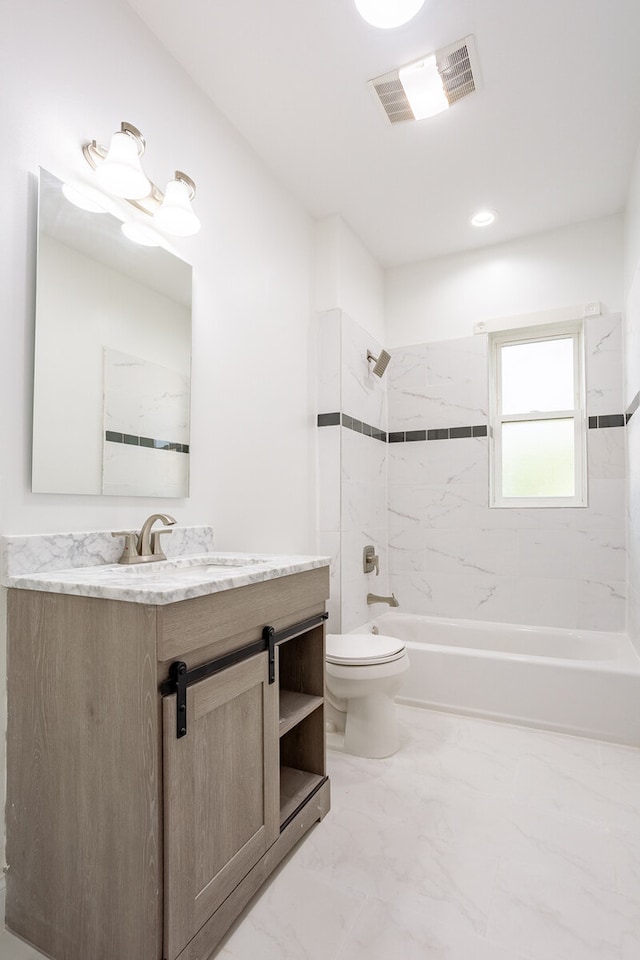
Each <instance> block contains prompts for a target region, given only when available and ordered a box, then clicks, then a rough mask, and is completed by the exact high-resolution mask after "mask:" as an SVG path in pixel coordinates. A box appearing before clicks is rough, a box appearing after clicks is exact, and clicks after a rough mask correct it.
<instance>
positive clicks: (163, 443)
mask: <svg viewBox="0 0 640 960" xmlns="http://www.w3.org/2000/svg"><path fill="white" fill-rule="evenodd" d="M188 445H189V379H188V377H186V376H185V375H184V374H183V373H180V371H178V370H172V369H170V368H168V367H163V366H160V365H159V364H157V363H152V362H151V361H150V360H146V359H144V358H143V357H136V356H133V355H132V354H128V353H122V352H121V351H119V350H113V349H111V348H110V347H105V348H104V440H103V447H104V450H103V461H102V493H105V494H111V495H122V496H127V495H128V496H141V495H145V496H157V497H176V496H184V491H185V490H188V474H189V457H188V455H187V454H188V452H189V446H188Z"/></svg>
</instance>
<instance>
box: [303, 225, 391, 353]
mask: <svg viewBox="0 0 640 960" xmlns="http://www.w3.org/2000/svg"><path fill="white" fill-rule="evenodd" d="M384 284H385V274H384V271H383V269H382V267H381V266H380V264H379V263H378V261H377V260H375V259H374V257H373V256H372V255H371V254H370V253H369V251H368V250H367V248H366V247H365V246H364V244H363V243H362V242H361V241H360V240H359V239H358V237H357V236H356V235H355V233H353V231H352V230H351V229H350V228H349V227H348V226H347V225H346V223H345V222H344V220H342V219H341V218H340V217H339V216H332V217H325V219H324V220H319V221H318V223H317V224H316V273H315V296H314V299H315V308H316V310H317V311H318V312H323V311H329V310H334V309H336V308H337V309H340V310H343V311H344V313H346V314H347V316H348V317H350V318H351V320H353V321H354V323H357V324H359V325H360V326H361V327H364V329H365V330H368V331H369V333H371V334H372V335H373V336H374V337H376V338H377V339H378V340H379V341H381V342H382V343H384V342H385V335H386V331H385V314H384Z"/></svg>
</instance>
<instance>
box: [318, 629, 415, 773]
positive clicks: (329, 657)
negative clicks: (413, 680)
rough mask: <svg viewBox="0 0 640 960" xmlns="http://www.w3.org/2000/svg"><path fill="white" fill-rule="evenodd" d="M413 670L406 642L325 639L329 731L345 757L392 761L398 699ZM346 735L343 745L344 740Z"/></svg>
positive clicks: (362, 636)
mask: <svg viewBox="0 0 640 960" xmlns="http://www.w3.org/2000/svg"><path fill="white" fill-rule="evenodd" d="M408 669H409V657H408V656H407V653H406V650H405V646H404V643H402V642H401V641H400V640H397V639H395V637H386V636H383V635H380V634H377V635H375V634H371V633H344V634H339V633H338V634H337V633H333V634H327V652H326V685H327V703H326V713H325V715H326V718H327V729H328V731H329V733H330V736H329V738H328V742H329V745H331V743H332V740H333V741H334V745H338V744H337V743H336V742H335V740H336V738H335V737H332V736H331V734H336V733H337V734H338V738H337V739H338V742H339V745H340V746H341V748H342V749H343V750H344V752H345V753H351V754H353V755H354V756H356V757H372V758H377V759H381V758H382V757H390V756H391V755H392V754H394V753H395V752H396V751H397V750H398V747H399V746H400V735H399V731H398V720H397V717H396V706H395V703H394V697H395V696H396V694H397V693H398V691H399V689H400V687H401V686H402V677H403V674H404V673H406V671H407V670H408ZM342 733H344V740H342V737H341V735H342Z"/></svg>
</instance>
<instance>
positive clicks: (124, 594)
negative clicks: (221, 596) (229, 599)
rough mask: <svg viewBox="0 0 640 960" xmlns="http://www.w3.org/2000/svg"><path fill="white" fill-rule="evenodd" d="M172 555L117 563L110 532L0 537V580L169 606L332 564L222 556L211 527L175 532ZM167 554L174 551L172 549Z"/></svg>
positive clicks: (16, 585)
mask: <svg viewBox="0 0 640 960" xmlns="http://www.w3.org/2000/svg"><path fill="white" fill-rule="evenodd" d="M171 546H172V547H173V549H174V550H175V553H174V555H172V556H169V557H168V559H166V560H155V561H152V562H151V563H135V564H120V563H117V562H114V561H115V559H116V558H117V557H118V556H119V554H120V552H121V550H122V541H121V540H114V539H113V538H112V537H111V534H110V533H109V532H108V531H89V532H87V533H84V534H82V533H70V534H45V535H35V536H33V535H32V536H21V537H18V536H8V537H4V538H2V567H3V577H2V582H3V584H4V586H6V587H14V588H18V589H20V590H43V591H45V592H48V593H65V594H71V595H74V596H80V597H98V598H102V599H107V600H123V601H125V602H128V603H149V604H167V603H176V602H178V601H180V600H191V599H193V598H194V597H204V596H207V595H209V594H212V593H219V592H220V591H222V590H233V589H235V588H236V587H245V586H248V585H249V584H252V583H262V582H263V581H265V580H275V579H276V578H278V577H287V576H289V575H291V574H294V573H303V572H305V571H306V570H313V569H315V568H317V567H324V566H328V565H329V563H330V558H329V557H321V556H298V555H288V554H287V555H269V554H253V553H224V552H220V551H216V550H214V549H213V531H212V530H211V528H209V527H183V528H175V531H174V536H172V538H171ZM167 553H168V554H169V553H170V551H169V550H167Z"/></svg>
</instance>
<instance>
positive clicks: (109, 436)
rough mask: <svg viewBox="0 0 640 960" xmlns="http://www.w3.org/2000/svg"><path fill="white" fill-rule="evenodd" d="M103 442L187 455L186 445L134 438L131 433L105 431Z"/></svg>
mask: <svg viewBox="0 0 640 960" xmlns="http://www.w3.org/2000/svg"><path fill="white" fill-rule="evenodd" d="M104 438H105V440H107V441H108V442H109V443H126V444H129V445H130V446H132V447H149V448H151V449H153V450H173V451H174V453H189V444H188V443H173V442H172V441H171V440H156V439H155V438H154V437H136V436H135V435H134V434H132V433H117V432H116V431H115V430H105V434H104Z"/></svg>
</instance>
